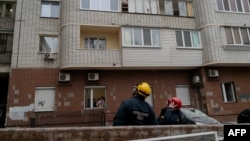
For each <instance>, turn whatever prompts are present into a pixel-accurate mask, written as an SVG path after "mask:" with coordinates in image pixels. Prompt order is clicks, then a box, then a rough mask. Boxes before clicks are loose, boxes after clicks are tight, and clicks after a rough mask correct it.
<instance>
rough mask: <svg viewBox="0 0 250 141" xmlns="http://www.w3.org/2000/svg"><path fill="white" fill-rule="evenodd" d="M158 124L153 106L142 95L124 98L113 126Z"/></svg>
mask: <svg viewBox="0 0 250 141" xmlns="http://www.w3.org/2000/svg"><path fill="white" fill-rule="evenodd" d="M157 124H158V123H157V119H156V116H155V112H154V111H153V108H152V107H151V106H150V105H149V104H148V103H147V102H146V101H145V99H144V98H143V97H141V96H134V97H132V98H130V99H127V100H124V101H123V102H122V103H121V105H120V107H119V109H118V111H117V113H116V115H115V117H114V120H113V126H123V125H157Z"/></svg>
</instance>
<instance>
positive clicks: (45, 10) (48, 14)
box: [41, 1, 60, 18]
mask: <svg viewBox="0 0 250 141" xmlns="http://www.w3.org/2000/svg"><path fill="white" fill-rule="evenodd" d="M45 5H47V6H48V7H44V6H45ZM55 6H56V7H57V9H56V10H57V13H56V15H55V16H53V13H52V12H53V11H54V10H53V9H55ZM59 16H60V6H59V3H58V2H49V1H46V2H45V1H42V2H41V17H45V18H59Z"/></svg>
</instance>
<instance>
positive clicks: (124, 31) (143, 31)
mask: <svg viewBox="0 0 250 141" xmlns="http://www.w3.org/2000/svg"><path fill="white" fill-rule="evenodd" d="M138 30H140V31H139V32H136V33H139V34H140V39H139V40H140V41H141V44H136V38H135V37H138V36H135V31H138ZM146 31H149V32H150V33H149V34H147V33H146ZM128 32H129V34H128ZM125 34H126V35H125ZM153 34H155V35H153ZM148 35H149V36H150V37H148ZM128 36H130V37H128ZM156 36H158V38H155V37H156ZM145 38H150V44H151V45H145V43H147V42H145ZM126 40H128V41H126ZM127 42H130V43H129V44H128V43H127ZM122 44H123V46H124V47H161V42H160V30H159V29H156V28H139V27H123V28H122Z"/></svg>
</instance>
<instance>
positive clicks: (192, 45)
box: [175, 30, 202, 48]
mask: <svg viewBox="0 0 250 141" xmlns="http://www.w3.org/2000/svg"><path fill="white" fill-rule="evenodd" d="M177 31H180V32H181V40H182V44H183V46H178V42H177V39H178V37H177V35H176V32H177ZM186 31H188V32H189V34H190V42H191V47H189V46H186V45H185V37H184V32H186ZM193 32H195V33H197V38H198V41H199V44H198V46H197V47H195V46H194V43H193V38H194V36H193V34H192V33H193ZM175 38H176V45H177V47H178V48H202V47H201V40H200V33H199V31H195V30H175Z"/></svg>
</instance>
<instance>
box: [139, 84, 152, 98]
mask: <svg viewBox="0 0 250 141" xmlns="http://www.w3.org/2000/svg"><path fill="white" fill-rule="evenodd" d="M136 90H137V93H138V94H139V95H142V96H143V97H148V96H149V95H150V94H151V87H150V85H149V84H148V83H147V82H142V83H139V84H138V85H137V86H136Z"/></svg>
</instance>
